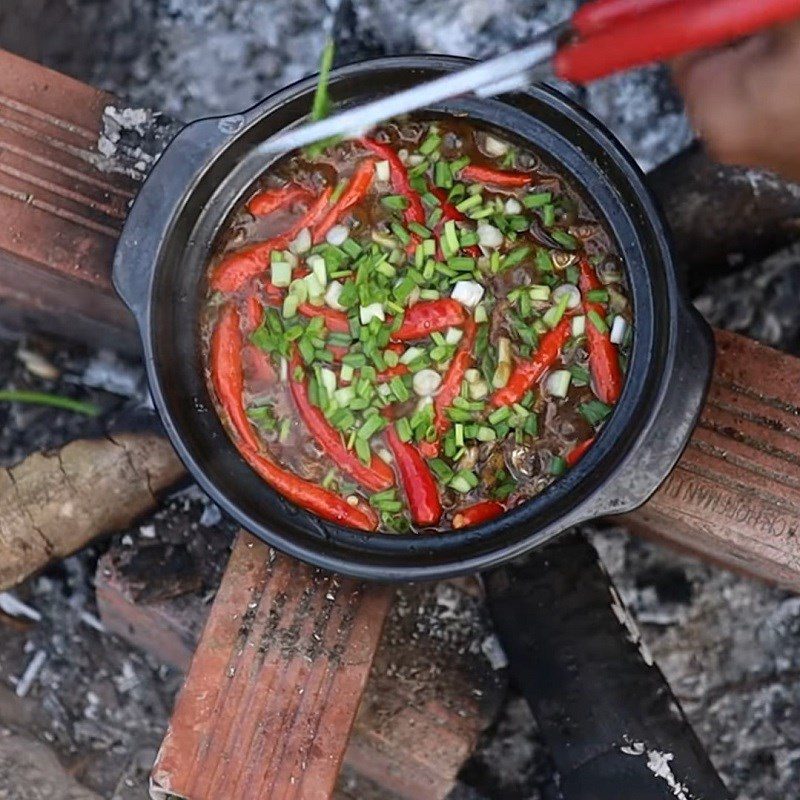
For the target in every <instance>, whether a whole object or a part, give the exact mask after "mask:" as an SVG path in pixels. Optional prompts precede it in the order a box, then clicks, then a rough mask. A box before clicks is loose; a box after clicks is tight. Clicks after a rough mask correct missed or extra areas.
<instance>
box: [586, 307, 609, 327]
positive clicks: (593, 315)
mask: <svg viewBox="0 0 800 800" xmlns="http://www.w3.org/2000/svg"><path fill="white" fill-rule="evenodd" d="M586 316H587V317H589V322H591V323H592V325H594V327H595V328H596V329H597V330H598V331H599V332H600V333H608V325H606V323H605V320H604V319H603V318H602V317H601V316H600V315H599V314H598V313H597V312H596V311H595V310H594V309H591V310H590V311H589V313H588V314H587V315H586Z"/></svg>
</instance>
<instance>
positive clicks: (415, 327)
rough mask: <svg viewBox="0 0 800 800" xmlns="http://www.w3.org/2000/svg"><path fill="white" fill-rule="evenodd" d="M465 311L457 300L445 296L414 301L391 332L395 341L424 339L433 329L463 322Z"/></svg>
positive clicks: (438, 329)
mask: <svg viewBox="0 0 800 800" xmlns="http://www.w3.org/2000/svg"><path fill="white" fill-rule="evenodd" d="M465 316H466V312H465V311H464V306H462V305H461V303H459V302H458V301H457V300H453V299H452V298H449V297H446V298H443V299H441V300H427V301H424V302H421V303H416V304H415V305H413V306H411V308H409V309H408V311H406V313H405V316H404V317H403V322H402V324H401V325H400V327H399V328H398V329H397V330H396V331H395V332H394V333H393V334H392V339H394V340H395V341H401V342H404V341H408V340H409V339H424V338H425V337H426V336H430V334H431V333H432V332H433V331H441V330H444V329H445V328H452V327H458V326H459V325H461V324H462V323H463V322H464V317H465Z"/></svg>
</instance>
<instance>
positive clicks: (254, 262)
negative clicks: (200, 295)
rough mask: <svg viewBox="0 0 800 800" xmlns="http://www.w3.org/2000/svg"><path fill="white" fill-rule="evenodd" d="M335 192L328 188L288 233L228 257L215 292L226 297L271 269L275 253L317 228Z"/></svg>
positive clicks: (214, 280)
mask: <svg viewBox="0 0 800 800" xmlns="http://www.w3.org/2000/svg"><path fill="white" fill-rule="evenodd" d="M332 191H333V190H332V189H331V188H330V187H326V188H325V189H324V190H323V192H322V194H321V195H320V196H319V197H318V198H317V199H316V200H315V201H314V203H313V205H311V206H310V207H309V209H308V211H306V213H305V214H303V215H302V216H301V217H300V219H298V220H297V221H296V222H295V223H294V224H293V225H292V227H291V228H289V230H288V231H286V233H282V234H281V235H280V236H276V237H274V238H272V239H268V240H267V241H266V242H260V243H259V244H256V245H253V246H252V247H248V248H245V249H244V250H238V251H237V252H235V253H230V254H229V255H227V256H225V257H224V258H223V259H222V261H220V263H219V264H218V265H217V267H216V269H215V270H214V274H213V275H212V277H211V288H212V289H214V290H215V291H217V292H225V293H226V294H227V293H230V292H235V291H237V290H238V289H240V288H241V287H242V286H243V285H244V284H245V283H246V282H247V281H249V280H250V279H251V278H254V277H255V276H256V275H258V274H259V273H260V272H263V271H264V270H265V269H266V268H267V266H268V265H269V259H270V255H271V254H272V251H273V250H285V249H286V248H287V247H288V246H289V243H290V242H291V241H292V240H293V239H294V238H295V236H297V234H298V233H300V231H301V230H302V229H303V228H308V227H311V226H312V225H313V224H314V222H315V221H316V219H317V217H319V215H320V214H321V213H322V212H323V211H324V210H325V207H326V206H327V205H328V199H329V198H330V196H331V193H332Z"/></svg>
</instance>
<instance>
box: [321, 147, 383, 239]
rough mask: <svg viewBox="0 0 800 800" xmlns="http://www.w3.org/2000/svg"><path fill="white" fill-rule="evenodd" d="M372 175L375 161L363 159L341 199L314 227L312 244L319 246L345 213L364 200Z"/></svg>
mask: <svg viewBox="0 0 800 800" xmlns="http://www.w3.org/2000/svg"><path fill="white" fill-rule="evenodd" d="M374 174H375V160H374V159H372V158H366V159H364V160H363V161H362V162H361V163H360V164H359V165H358V166H357V167H356V170H355V172H354V173H353V175H352V177H351V178H350V182H349V183H348V184H347V188H346V189H345V190H344V191H343V192H342V195H341V197H340V198H339V199H338V200H337V201H336V202H335V203H334V204H333V206H332V207H331V208H330V209H329V211H328V213H327V214H326V215H325V216H324V217H323V218H322V219H321V220H320V221H319V222H318V223H317V224H316V226H315V227H314V244H319V243H320V242H321V241H322V240H323V239H324V238H325V234H326V233H327V232H328V231H329V230H330V229H331V228H332V227H333V226H334V225H335V224H336V223H337V222H338V221H339V219H340V218H341V217H342V215H343V214H344V213H345V211H347V210H348V209H349V208H352V207H353V206H354V205H356V204H358V203H359V202H361V200H363V199H364V197H365V196H366V194H367V192H369V187H370V186H371V185H372V177H373V175H374Z"/></svg>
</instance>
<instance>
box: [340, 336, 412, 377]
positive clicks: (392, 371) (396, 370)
mask: <svg viewBox="0 0 800 800" xmlns="http://www.w3.org/2000/svg"><path fill="white" fill-rule="evenodd" d="M329 349H330V348H329ZM386 349H387V350H391V351H392V352H393V353H397V354H398V355H400V353H402V352H403V351H404V350H405V347H403V345H401V344H400V343H399V342H390V343H389V345H388V346H387V347H386ZM407 373H408V367H407V366H406V365H405V364H396V365H395V366H394V367H387V368H386V369H385V370H384V371H383V372H379V373H378V376H377V380H378V383H386V382H387V381H390V380H391V379H392V378H394V377H396V376H397V375H405V374H407Z"/></svg>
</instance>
